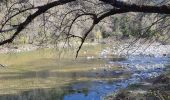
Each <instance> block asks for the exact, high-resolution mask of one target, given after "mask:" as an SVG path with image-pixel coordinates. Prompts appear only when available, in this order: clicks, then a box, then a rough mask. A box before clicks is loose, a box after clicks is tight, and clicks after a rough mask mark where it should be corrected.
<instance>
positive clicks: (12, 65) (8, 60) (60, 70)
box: [0, 45, 118, 95]
mask: <svg viewBox="0 0 170 100" xmlns="http://www.w3.org/2000/svg"><path fill="white" fill-rule="evenodd" d="M103 48H104V46H101V45H97V46H85V47H84V48H83V49H82V50H81V52H80V54H79V58H78V59H75V50H70V49H69V50H62V51H58V50H56V49H38V50H36V51H29V52H21V53H8V54H0V64H5V65H7V67H5V68H0V81H1V82H0V94H1V95H5V94H17V93H20V92H23V91H29V90H32V89H47V88H60V87H63V86H67V85H68V84H72V83H75V82H80V81H91V80H99V79H100V80H101V79H102V80H110V79H113V78H112V77H101V76H97V75H96V73H97V72H98V71H100V70H101V69H102V68H103V66H104V64H106V61H105V60H102V59H99V53H100V52H101V50H102V49H103ZM88 56H94V59H91V60H88V59H87V57H88ZM94 69H95V70H94ZM96 69H97V70H96ZM98 69H99V70H98ZM112 69H113V70H115V69H118V68H117V67H113V68H112Z"/></svg>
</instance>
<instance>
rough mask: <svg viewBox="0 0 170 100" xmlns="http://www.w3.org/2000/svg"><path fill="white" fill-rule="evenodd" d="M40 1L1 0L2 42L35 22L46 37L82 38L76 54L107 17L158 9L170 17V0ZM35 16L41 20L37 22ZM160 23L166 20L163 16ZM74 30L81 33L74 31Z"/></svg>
mask: <svg viewBox="0 0 170 100" xmlns="http://www.w3.org/2000/svg"><path fill="white" fill-rule="evenodd" d="M40 1H41V0H40ZM40 1H38V3H36V4H35V1H34V0H9V1H8V2H7V1H3V0H2V1H1V3H0V4H1V5H5V6H3V7H2V8H1V12H2V14H1V15H0V16H2V17H1V18H0V20H1V25H0V33H1V35H2V37H3V38H2V39H1V41H0V45H4V44H7V43H11V42H13V41H14V40H15V39H16V38H17V36H19V34H21V33H22V32H24V31H23V30H27V29H30V28H32V27H33V26H34V28H39V27H41V28H40V30H41V31H40V33H43V34H44V35H43V36H44V37H46V35H47V34H46V33H49V34H50V35H51V38H53V37H55V40H56V41H58V40H59V39H61V38H63V39H65V40H66V42H68V41H69V39H70V38H79V39H80V40H81V44H80V46H79V48H78V50H77V55H76V56H78V52H79V51H80V49H81V47H82V45H83V43H84V42H85V40H86V38H87V36H88V35H89V34H90V32H91V31H92V30H93V29H94V27H95V26H96V25H98V24H100V23H101V22H102V21H104V19H106V18H109V17H111V16H114V15H116V14H124V13H130V12H133V13H147V14H148V13H149V14H150V13H154V14H155V13H156V14H159V15H166V17H164V22H165V18H167V19H168V17H169V14H170V6H169V5H168V2H165V1H166V0H161V2H159V3H157V2H156V3H154V0H153V2H152V3H150V4H146V3H145V2H148V0H142V1H143V2H142V3H140V4H138V2H132V1H127V0H47V1H46V3H42V4H41V2H40ZM43 1H45V0H43ZM21 15H22V17H20V16H21ZM140 18H142V16H140ZM35 20H37V21H39V22H40V23H34V21H35ZM138 20H141V19H138ZM158 22H160V20H159V19H158V20H156V21H155V22H153V24H151V26H150V27H152V26H153V25H154V23H158ZM161 23H163V22H162V20H161ZM167 26H168V25H166V26H165V27H167ZM150 27H149V28H150ZM79 28H81V29H82V30H79ZM147 30H148V29H146V31H147ZM42 31H43V32H42ZM75 31H77V32H78V33H80V34H81V35H77V34H74V33H75ZM6 34H7V35H6ZM27 34H30V33H27Z"/></svg>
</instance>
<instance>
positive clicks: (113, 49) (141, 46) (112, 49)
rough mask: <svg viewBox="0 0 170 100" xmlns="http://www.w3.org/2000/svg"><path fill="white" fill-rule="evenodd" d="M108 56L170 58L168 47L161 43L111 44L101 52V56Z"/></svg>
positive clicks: (169, 46) (169, 48)
mask: <svg viewBox="0 0 170 100" xmlns="http://www.w3.org/2000/svg"><path fill="white" fill-rule="evenodd" d="M108 54H112V55H121V56H132V55H133V56H135V55H141V56H154V57H161V56H170V45H169V44H167V45H162V44H161V43H158V42H154V43H140V42H137V43H121V42H117V43H113V44H111V45H110V46H109V47H107V48H105V49H104V50H103V51H102V52H101V56H102V57H104V58H106V56H107V55H108Z"/></svg>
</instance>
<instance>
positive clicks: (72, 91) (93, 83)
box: [0, 56, 170, 100]
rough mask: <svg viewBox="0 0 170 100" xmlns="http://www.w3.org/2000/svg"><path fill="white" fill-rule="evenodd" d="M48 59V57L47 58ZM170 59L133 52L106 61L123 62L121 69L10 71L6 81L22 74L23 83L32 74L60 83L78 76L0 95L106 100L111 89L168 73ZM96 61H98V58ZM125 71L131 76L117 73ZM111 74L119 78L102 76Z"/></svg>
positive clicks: (3, 98)
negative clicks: (117, 59)
mask: <svg viewBox="0 0 170 100" xmlns="http://www.w3.org/2000/svg"><path fill="white" fill-rule="evenodd" d="M91 60H94V59H91ZM45 61H47V59H46V60H45ZM80 62H81V63H87V64H91V63H90V60H88V61H84V60H83V61H82V60H81V61H80ZM95 62H97V63H98V62H100V60H97V61H95ZM169 62H170V58H169V57H166V56H161V57H151V56H129V57H127V58H126V60H122V61H109V60H107V62H106V63H107V65H109V66H114V65H119V66H120V67H121V70H120V69H119V70H107V69H102V70H103V71H99V72H98V71H97V72H95V71H94V73H92V72H90V71H91V70H88V71H87V72H83V71H78V72H69V73H67V72H64V71H63V72H55V71H54V70H52V71H51V70H50V71H49V70H47V69H46V70H43V71H39V72H38V71H36V72H34V71H29V72H28V73H24V74H21V75H20V77H19V76H15V73H10V74H13V76H12V77H11V76H10V77H9V76H6V77H5V78H2V77H1V80H3V79H5V81H7V80H11V79H12V80H13V79H15V78H16V77H17V78H18V77H19V78H20V79H22V80H24V83H23V84H21V85H23V86H24V85H25V84H27V83H29V82H30V81H31V80H29V79H30V78H31V77H40V78H43V79H44V80H45V79H47V80H48V81H49V82H54V79H53V78H51V77H58V78H57V79H56V81H57V80H60V81H57V84H60V82H61V84H64V83H62V81H63V80H66V79H67V80H68V79H70V78H71V79H70V80H74V82H72V83H70V84H67V85H63V86H62V85H61V86H59V87H56V88H55V84H54V86H53V88H50V87H48V81H44V80H43V81H42V80H39V81H40V83H42V82H46V83H45V85H47V88H37V87H36V88H34V87H33V88H32V89H28V90H27V89H23V91H22V92H19V93H7V94H2V95H0V100H102V99H103V98H104V97H105V96H107V95H109V94H111V93H114V92H117V91H119V90H120V89H122V88H126V87H128V86H129V85H130V84H135V83H138V82H142V81H144V80H146V79H149V78H153V77H157V76H159V75H160V74H161V73H164V72H165V71H166V66H165V65H166V64H168V63H169ZM42 63H43V62H42ZM92 63H94V61H93V62H92ZM71 64H72V63H69V64H68V65H71ZM79 66H83V65H80V64H79ZM84 66H87V65H84ZM95 67H96V66H95ZM92 68H93V67H92ZM42 69H43V68H42ZM93 70H96V69H94V68H93ZM3 73H5V72H3ZM3 73H2V72H1V73H0V74H1V75H3ZM8 73H9V72H8ZM125 73H127V74H128V75H129V76H128V77H126V78H124V77H122V78H121V77H117V76H121V75H123V74H125ZM97 76H98V77H99V78H98V77H97ZM49 77H50V79H49ZM77 77H79V78H80V77H88V78H90V81H89V80H83V81H75V80H77ZM108 77H109V78H112V77H114V78H117V79H116V80H109V81H108V80H103V79H102V78H108ZM60 78H61V79H60ZM27 79H28V80H27ZM50 80H52V81H50ZM39 81H38V82H39ZM10 82H12V81H10ZM14 82H15V81H14ZM31 82H33V83H32V84H34V82H36V81H31ZM2 83H3V81H2ZM16 83H17V81H16V82H15V84H16ZM18 83H20V81H18ZM11 84H12V83H11ZM50 84H51V83H49V85H50ZM0 85H1V84H0ZM7 85H8V84H7ZM40 85H41V84H40ZM10 86H11V85H10ZM26 86H27V85H26ZM3 87H5V84H3V86H2V87H1V89H0V92H1V93H2V92H3V91H4V88H3ZM11 87H12V86H11ZM11 87H10V88H9V89H10V90H12V89H11ZM13 87H15V86H13ZM17 87H22V86H17ZM43 87H44V86H43ZM2 88H3V89H2ZM5 88H6V89H8V87H5ZM24 88H25V86H24ZM13 90H16V91H17V88H14V89H13ZM20 90H21V88H20Z"/></svg>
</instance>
